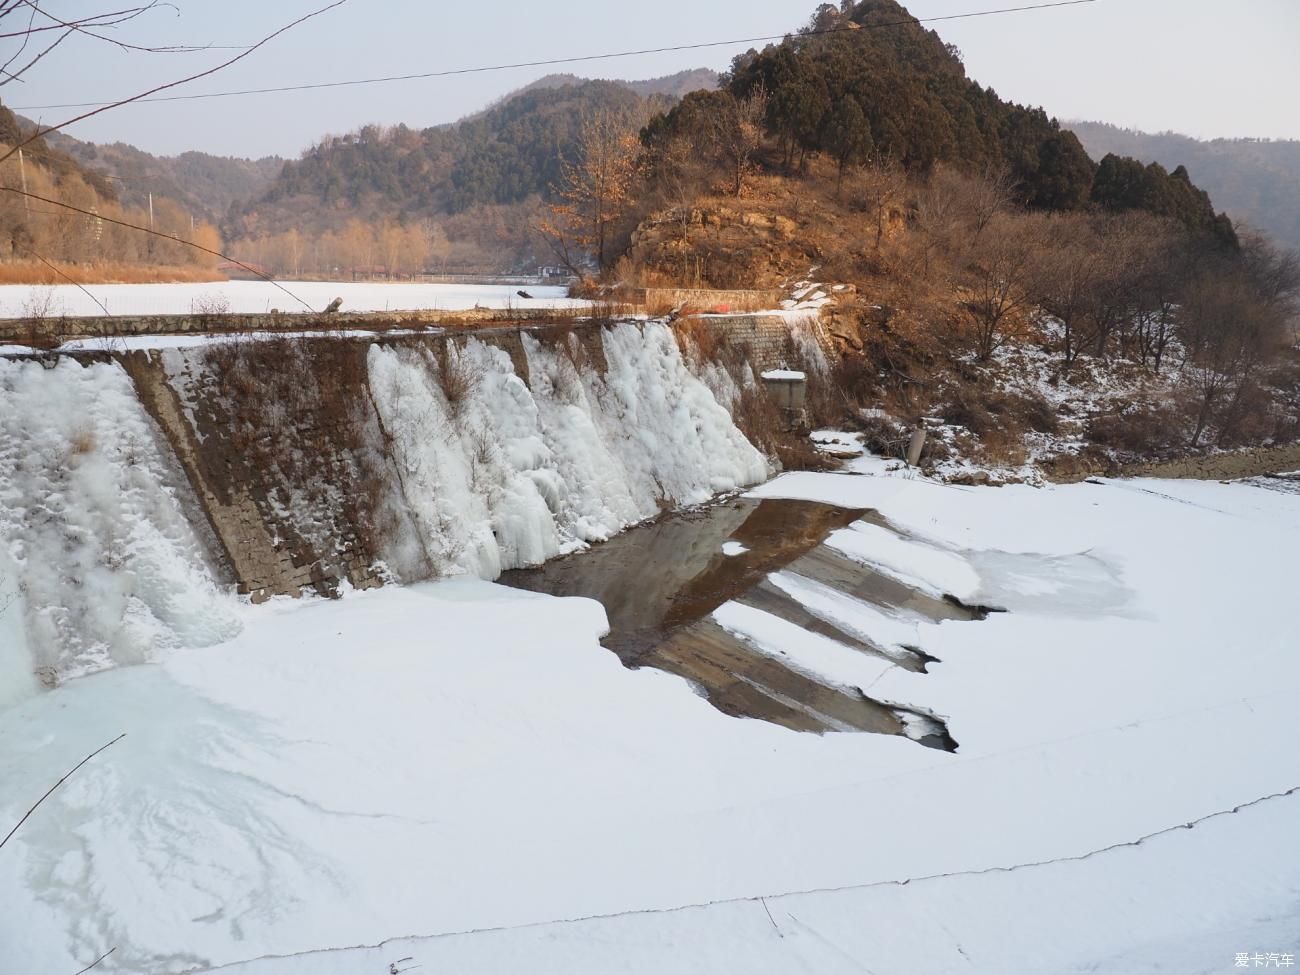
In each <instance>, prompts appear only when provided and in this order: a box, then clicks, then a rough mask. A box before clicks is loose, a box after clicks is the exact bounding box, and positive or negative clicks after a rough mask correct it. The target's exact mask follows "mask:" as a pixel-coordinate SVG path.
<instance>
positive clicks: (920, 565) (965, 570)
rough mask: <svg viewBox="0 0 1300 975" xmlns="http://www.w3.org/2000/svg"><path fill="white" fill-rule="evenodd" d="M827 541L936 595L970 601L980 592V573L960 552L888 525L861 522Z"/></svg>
mask: <svg viewBox="0 0 1300 975" xmlns="http://www.w3.org/2000/svg"><path fill="white" fill-rule="evenodd" d="M826 544H827V545H829V546H830V547H831V548H834V549H837V550H838V551H840V552H843V553H844V554H845V555H847V556H848V557H849V558H851V559H854V560H855V561H858V562H861V563H862V564H863V565H869V566H872V567H873V568H876V569H879V570H880V571H882V572H884V573H885V574H886V575H889V576H892V577H893V578H895V579H897V580H899V581H900V582H903V583H905V584H907V585H909V586H913V587H915V588H918V589H922V590H924V591H925V592H928V593H930V594H931V595H934V596H939V597H940V598H942V597H943V596H956V597H957V598H958V599H960V600H963V601H966V602H969V601H970V600H972V599H974V598H975V594H976V593H977V592H978V591H979V584H980V581H979V575H978V574H977V573H976V572H975V570H974V569H972V568H971V567H970V564H969V563H967V562H966V560H965V559H963V558H962V557H961V556H960V555H957V554H956V553H953V552H945V551H943V550H942V549H939V548H935V547H934V546H931V545H926V544H924V543H922V542H917V541H914V540H911V539H906V538H902V537H900V536H899V535H898V534H896V533H895V532H891V531H890V530H889V529H888V528H882V527H881V526H879V525H873V524H871V523H870V522H866V521H859V522H856V523H855V524H853V525H852V526H851V527H849V528H845V529H841V530H839V531H836V532H832V533H831V536H830V538H828V539H827V540H826Z"/></svg>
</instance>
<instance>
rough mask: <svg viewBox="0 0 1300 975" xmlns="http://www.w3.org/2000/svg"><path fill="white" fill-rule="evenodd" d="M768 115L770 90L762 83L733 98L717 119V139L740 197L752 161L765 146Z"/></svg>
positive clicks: (715, 132)
mask: <svg viewBox="0 0 1300 975" xmlns="http://www.w3.org/2000/svg"><path fill="white" fill-rule="evenodd" d="M766 115H767V91H766V89H764V88H763V87H762V86H761V85H760V86H758V87H757V88H755V89H754V90H753V91H752V92H750V93H749V94H748V95H746V96H745V97H743V98H735V97H730V98H727V99H726V100H725V101H724V102H723V103H722V110H721V111H720V112H718V113H717V115H716V116H714V119H713V141H714V143H715V145H716V146H717V149H718V152H719V154H720V155H721V156H722V158H723V160H725V162H726V164H727V171H728V173H729V174H730V177H731V191H732V193H733V194H734V195H736V196H740V195H741V194H742V193H743V192H744V190H745V175H746V174H747V173H748V172H749V167H750V162H751V160H752V159H753V158H754V153H756V152H757V151H758V150H759V148H760V147H761V146H762V145H763V119H764V117H765V116H766Z"/></svg>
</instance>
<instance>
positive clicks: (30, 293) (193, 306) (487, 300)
mask: <svg viewBox="0 0 1300 975" xmlns="http://www.w3.org/2000/svg"><path fill="white" fill-rule="evenodd" d="M278 284H279V285H281V287H276V285H274V284H271V283H269V282H266V281H208V282H202V283H197V284H188V283H187V284H88V285H86V287H85V290H82V289H81V288H79V287H77V286H75V285H71V284H60V285H52V286H50V285H22V284H7V285H0V318H29V317H31V316H32V315H33V314H34V313H39V314H40V315H41V317H46V318H57V317H59V316H61V315H74V316H76V315H94V316H98V315H103V314H104V308H105V307H106V308H107V309H108V313H109V314H110V315H189V314H195V313H216V312H229V313H234V314H259V315H260V314H266V313H267V312H269V311H271V310H272V309H278V310H280V311H283V312H305V311H316V312H319V311H323V310H324V309H325V307H326V306H327V305H328V304H329V303H330V302H331V301H333V300H334V299H335V298H342V299H343V308H342V310H343V311H345V312H361V311H416V310H420V309H438V310H441V311H463V310H466V309H470V308H475V307H482V308H518V309H528V308H563V307H570V306H578V305H581V304H584V303H583V302H577V301H570V300H569V298H568V297H567V295H568V293H569V292H568V289H567V288H547V287H537V286H533V285H528V286H525V287H523V288H522V290H523V291H526V292H527V293H528V294H529V295H531V296H532V297H530V298H522V297H520V296H519V294H518V292H519V291H520V290H521V288H520V286H519V285H472V284H418V283H410V282H398V283H383V282H355V281H352V282H342V283H339V282H332V281H280V282H278ZM282 288H283V289H284V290H282ZM87 292H89V294H87ZM286 292H287V293H286ZM91 295H93V296H94V297H93V298H92V297H91ZM295 297H296V298H300V299H302V300H301V301H297V300H295ZM96 299H98V301H96ZM303 302H305V303H306V304H305V305H304V304H303ZM101 304H102V305H103V306H104V307H100V305H101Z"/></svg>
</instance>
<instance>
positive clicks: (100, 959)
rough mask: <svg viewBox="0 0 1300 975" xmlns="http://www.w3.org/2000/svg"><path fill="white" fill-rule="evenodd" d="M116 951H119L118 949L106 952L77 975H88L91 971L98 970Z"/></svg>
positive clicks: (110, 949)
mask: <svg viewBox="0 0 1300 975" xmlns="http://www.w3.org/2000/svg"><path fill="white" fill-rule="evenodd" d="M115 951H117V949H116V948H109V949H108V951H106V952H104V953H103V954H102V955H100V956H99V957H98V958H96V959H95V960H94V961H92V962H91V963H90V964H89V965H87V966H86V967H85V968H83V969H82V970H81V971H79V972H77V975H86V972H88V971H90V970H91V969H92V968H98V967H99V966H100V965H101V964H102V963H103V961H104V959H105V958H107V957H108V956H109V955H111V954H112V953H113V952H115Z"/></svg>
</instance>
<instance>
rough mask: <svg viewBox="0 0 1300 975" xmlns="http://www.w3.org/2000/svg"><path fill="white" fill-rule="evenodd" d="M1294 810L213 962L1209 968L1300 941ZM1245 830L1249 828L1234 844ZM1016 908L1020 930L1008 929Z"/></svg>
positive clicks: (1072, 973) (784, 974)
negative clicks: (1124, 843)
mask: <svg viewBox="0 0 1300 975" xmlns="http://www.w3.org/2000/svg"><path fill="white" fill-rule="evenodd" d="M1297 811H1300V799H1297V798H1291V799H1289V800H1285V801H1282V802H1278V803H1275V804H1271V805H1269V806H1263V807H1258V808H1254V809H1249V810H1245V811H1243V813H1242V814H1240V815H1238V816H1232V817H1227V818H1224V819H1217V820H1211V821H1209V822H1207V823H1205V824H1203V825H1201V826H1199V827H1197V828H1196V829H1195V830H1193V831H1191V832H1183V831H1179V832H1177V833H1174V834H1170V835H1166V836H1162V837H1158V838H1156V839H1154V840H1151V841H1149V842H1148V843H1145V844H1143V845H1142V846H1140V847H1138V848H1136V849H1125V850H1119V851H1114V852H1111V853H1106V854H1101V855H1099V856H1097V857H1093V858H1090V859H1088V860H1084V861H1080V862H1065V863H1058V864H1050V865H1046V866H1042V867H1035V868H1030V869H1026V870H1021V871H1016V872H1014V873H996V874H989V875H982V876H961V877H951V878H940V879H935V880H927V881H920V882H914V883H911V884H908V885H907V886H902V887H899V886H893V885H890V886H886V887H877V888H870V889H865V890H845V891H835V892H826V893H809V894H795V895H792V896H787V897H771V898H767V899H766V903H764V902H762V901H757V900H749V901H739V902H726V903H721V904H712V905H701V906H694V907H687V908H683V909H681V910H677V911H672V912H667V913H657V914H630V915H624V916H620V917H603V918H593V919H589V920H580V921H573V922H568V923H558V924H546V925H538V926H534V927H524V928H514V929H508V930H500V931H484V932H476V933H468V934H453V935H450V936H446V937H440V938H436V939H431V938H412V939H408V940H402V941H393V942H391V943H388V944H385V945H382V946H379V947H375V948H354V949H346V950H341V951H331V952H317V953H312V954H307V955H302V956H299V957H291V958H275V959H264V960H259V961H254V962H250V963H248V964H245V965H236V966H234V967H232V968H229V969H222V973H223V975H354V973H356V972H381V971H387V970H388V967H389V965H391V964H393V963H394V962H399V960H400V963H399V965H398V968H399V970H415V966H419V968H418V970H420V971H434V972H444V971H445V972H511V973H513V972H520V973H522V972H527V973H529V975H572V973H575V972H578V973H582V972H600V973H604V972H612V971H617V972H623V973H627V975H662V973H664V972H673V973H676V975H716V973H718V972H745V973H746V975H788V973H790V972H798V971H808V972H819V973H823V975H841V973H842V975H852V973H861V972H864V971H868V972H909V973H912V975H949V973H952V972H958V971H960V972H974V973H980V972H984V973H989V975H1005V973H1006V972H1007V971H1017V970H1020V971H1035V972H1055V973H1060V975H1084V973H1094V975H1095V973H1098V972H1101V973H1114V975H1121V973H1122V975H1160V973H1170V972H1176V973H1177V975H1220V973H1225V972H1228V971H1230V970H1233V965H1234V958H1235V954H1236V950H1237V949H1244V948H1245V947H1246V946H1249V945H1268V946H1269V949H1270V950H1273V951H1277V952H1279V953H1280V952H1291V953H1297V952H1300V935H1297V934H1296V931H1295V921H1294V917H1289V916H1285V915H1283V916H1278V915H1277V914H1276V906H1275V905H1276V904H1278V903H1279V902H1285V901H1286V899H1287V898H1288V897H1289V896H1290V895H1291V892H1292V889H1291V888H1290V886H1289V885H1290V883H1291V881H1292V878H1293V877H1294V875H1295V871H1294V869H1293V867H1291V866H1290V864H1293V863H1294V862H1295V861H1296V859H1297V858H1300V846H1298V845H1297V843H1296V831H1295V829H1294V827H1293V821H1294V817H1295V815H1296V814H1297ZM1249 834H1253V835H1256V836H1258V837H1259V838H1260V839H1261V840H1262V842H1258V843H1250V844H1248V845H1247V847H1246V849H1245V850H1244V851H1243V849H1242V843H1241V840H1242V838H1243V836H1245V835H1249ZM1210 878H1216V879H1214V880H1211V879H1210ZM1218 878H1222V879H1218ZM1225 880H1226V882H1225ZM1062 891H1068V901H1065V902H1062V901H1061V896H1062ZM1153 902H1158V904H1159V907H1158V909H1156V910H1152V904H1153ZM1044 904H1059V905H1061V907H1062V908H1066V907H1067V906H1068V909H1057V910H1051V911H1047V912H1045V911H1043V910H1042V906H1043V905H1044ZM1031 919H1033V920H1031ZM1031 924H1032V925H1033V930H1032V940H1031V939H1028V938H1024V937H1021V938H1019V939H1015V938H1012V939H1010V940H1009V939H1008V932H1024V931H1025V930H1026V928H1027V927H1028V926H1029V925H1031ZM1225 945H1227V946H1230V949H1229V950H1228V951H1226V952H1225V950H1224V946H1225ZM631 946H635V948H634V949H631ZM1231 946H1236V947H1231ZM630 949H631V950H630Z"/></svg>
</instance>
